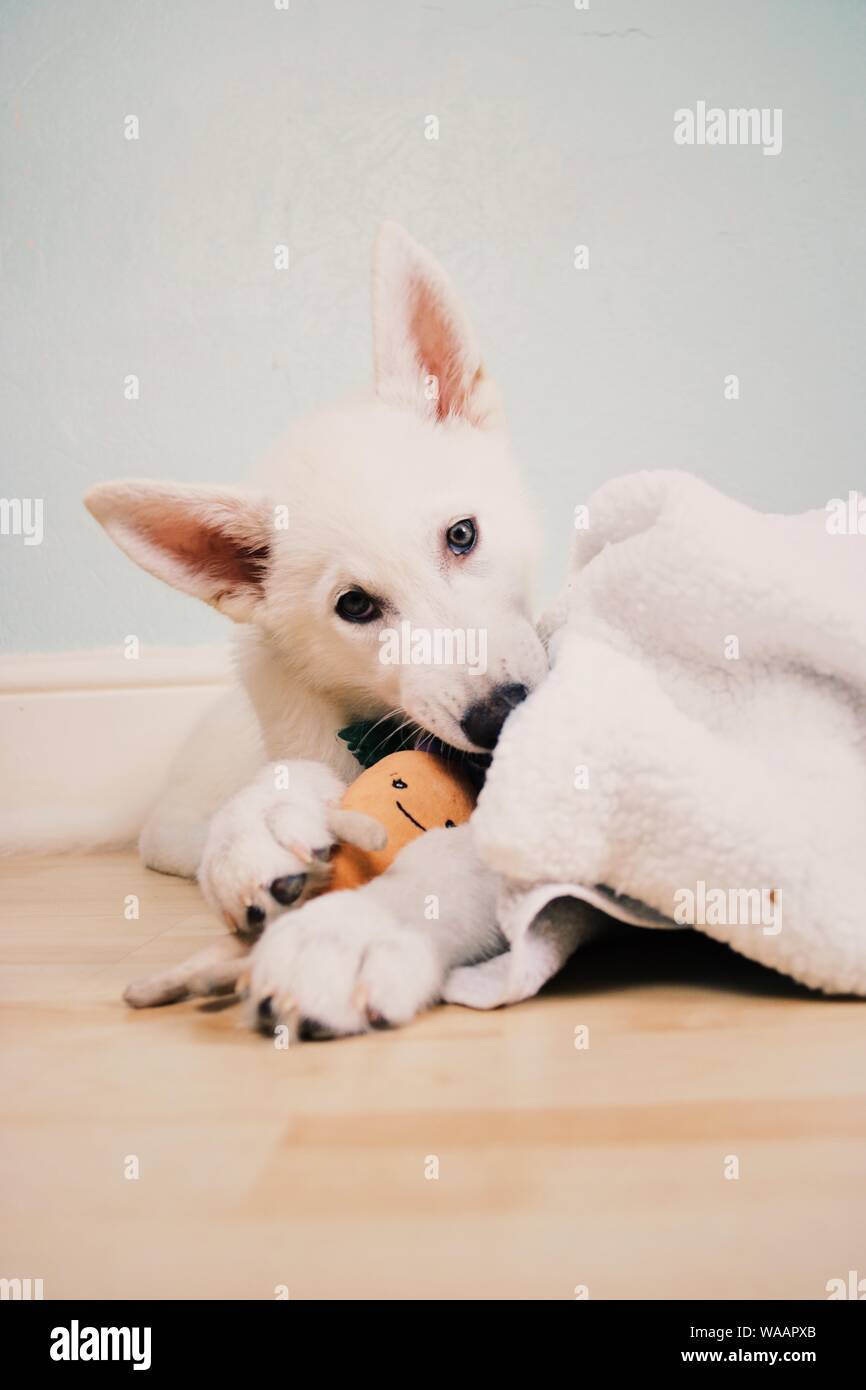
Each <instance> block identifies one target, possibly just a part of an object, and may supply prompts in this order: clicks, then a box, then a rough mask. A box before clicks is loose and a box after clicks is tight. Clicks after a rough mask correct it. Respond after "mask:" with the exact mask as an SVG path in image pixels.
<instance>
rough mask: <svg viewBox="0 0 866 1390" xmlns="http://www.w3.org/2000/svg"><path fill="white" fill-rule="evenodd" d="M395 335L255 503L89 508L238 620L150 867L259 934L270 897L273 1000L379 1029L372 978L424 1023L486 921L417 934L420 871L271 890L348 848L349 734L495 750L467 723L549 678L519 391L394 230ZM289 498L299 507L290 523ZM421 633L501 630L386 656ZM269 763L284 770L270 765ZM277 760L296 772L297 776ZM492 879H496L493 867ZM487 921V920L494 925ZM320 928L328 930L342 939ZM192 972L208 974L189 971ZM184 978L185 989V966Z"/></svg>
mask: <svg viewBox="0 0 866 1390" xmlns="http://www.w3.org/2000/svg"><path fill="white" fill-rule="evenodd" d="M374 326H375V389H374V390H373V391H372V392H371V393H370V394H369V395H368V396H365V397H363V398H360V399H358V400H356V401H354V402H352V403H350V404H348V405H345V406H343V407H341V408H339V409H335V410H331V411H328V412H326V413H324V414H322V415H319V416H317V417H316V418H314V419H312V420H309V421H307V422H305V423H303V424H301V425H300V426H298V427H297V428H296V429H295V430H294V431H293V432H292V433H291V434H290V435H289V437H288V439H287V440H286V441H285V442H284V443H283V444H282V445H281V446H280V448H279V449H277V450H275V451H274V453H273V455H272V456H271V457H270V458H269V459H268V460H267V461H266V462H265V464H264V465H263V466H262V468H261V469H260V470H259V474H258V476H257V478H256V480H255V486H254V488H253V489H252V490H249V491H247V490H242V489H228V488H210V487H191V486H180V485H176V484H157V483H149V482H122V483H109V484H105V485H103V486H101V487H98V488H96V489H94V491H93V492H91V493H90V494H89V496H88V498H87V505H88V506H89V508H90V510H91V511H92V512H93V514H94V515H95V516H96V517H97V518H98V520H99V521H101V522H102V524H103V525H104V526H105V528H106V530H107V531H108V532H109V534H110V535H111V536H112V537H113V538H114V540H116V542H117V543H118V544H119V545H120V546H121V547H122V549H124V550H125V551H126V552H127V553H128V554H129V555H130V556H131V557H132V558H133V559H135V560H136V561H137V562H138V563H139V564H140V565H142V566H143V567H144V568H145V569H147V570H149V571H150V572H151V573H153V574H155V575H157V576H159V577H160V578H162V579H164V580H165V581H166V582H168V583H170V584H172V585H174V586H175V587H177V588H179V589H182V590H184V591H185V592H187V593H190V594H192V595H194V596H196V597H198V598H201V599H203V600H204V601H205V602H207V603H209V604H211V605H212V606H214V607H216V608H217V609H219V610H220V611H221V612H224V613H225V614H226V615H227V616H229V617H230V618H232V619H233V620H234V621H235V622H237V623H239V624H241V627H240V632H239V639H238V645H237V654H238V672H239V676H240V686H241V690H240V691H239V692H238V694H237V695H235V696H233V697H232V699H231V700H229V701H228V702H224V703H223V704H221V706H220V707H219V708H217V709H215V711H214V712H213V714H212V715H211V716H210V717H209V719H208V720H206V721H205V723H204V725H203V726H202V728H201V729H200V730H199V731H197V733H196V734H195V735H194V737H193V739H192V740H191V742H190V745H189V747H188V748H187V749H185V750H184V753H183V754H182V756H181V759H180V760H179V763H178V766H177V768H176V769H175V770H174V772H173V774H172V777H171V779H170V782H169V785H168V787H167V789H166V793H165V796H164V798H163V799H162V801H161V802H160V804H159V805H158V806H157V808H156V810H155V811H154V813H153V815H152V817H151V818H150V820H149V821H148V823H147V825H146V826H145V828H144V831H143V834H142V838H141V849H142V854H143V856H144V858H145V862H146V863H148V864H149V865H150V866H151V867H153V868H156V869H160V870H162V871H164V872H168V873H180V874H186V875H193V874H196V873H197V874H198V878H199V882H200V884H201V887H202V890H203V892H204V894H205V897H206V898H207V900H208V902H209V903H210V904H211V906H212V907H213V908H214V910H215V911H216V912H217V913H218V914H219V915H220V916H221V917H222V918H223V919H224V920H225V921H226V922H227V924H228V925H229V926H230V927H232V928H234V929H238V930H241V931H243V930H244V929H245V927H246V914H247V912H248V910H249V909H251V908H252V909H253V910H254V911H255V910H256V909H258V912H259V913H260V914H261V915H262V916H263V917H264V918H265V919H266V920H272V919H273V918H275V917H280V922H279V929H278V930H277V928H276V927H275V928H274V932H276V933H277V934H276V935H274V934H272V933H270V932H269V933H268V934H267V935H266V937H265V939H264V941H263V942H262V945H261V947H260V949H259V952H258V953H257V956H256V960H255V962H254V967H253V979H254V989H253V993H254V997H255V994H256V991H257V990H260V989H265V988H267V989H269V990H271V992H273V993H274V994H275V995H276V996H277V997H279V998H283V997H284V996H285V997H286V998H288V997H290V996H291V997H293V998H295V999H298V998H299V997H300V1005H299V1007H301V1006H304V1005H305V1004H306V1002H307V998H308V996H309V1003H310V1006H311V1007H313V1006H316V1007H317V1008H318V1013H316V1014H315V1017H316V1018H317V1020H318V1021H319V1022H320V1023H322V1024H323V1025H326V1026H327V1029H328V1031H333V1032H344V1031H349V1032H354V1031H358V1028H359V1027H360V1026H363V1025H364V1018H365V1014H364V1009H363V1008H359V1007H358V1005H357V1004H356V1003H355V1002H353V1001H354V999H355V994H354V991H355V988H356V983H357V979H358V978H361V977H363V981H364V982H365V988H367V993H368V995H369V996H370V997H371V998H373V999H374V1001H375V1002H374V1004H373V1005H372V1006H371V1007H372V1008H373V1009H374V1011H375V1012H376V1013H378V1014H381V1015H382V1016H383V1017H385V1018H387V1019H389V1020H390V1021H393V1022H402V1021H405V1019H406V1018H408V1017H410V1016H411V1014H412V1013H413V1012H415V1011H416V1010H417V1009H418V1008H420V1007H423V1006H424V1004H426V1003H428V1002H429V1001H430V1000H431V999H433V998H436V997H438V994H439V992H440V991H441V987H442V984H443V980H444V974H443V972H444V970H445V969H446V968H450V967H451V966H452V965H455V964H461V963H465V961H469V960H472V959H475V958H476V957H477V954H478V952H477V936H478V931H479V930H481V931H482V934H484V933H486V932H487V931H488V926H487V925H485V926H484V927H483V929H482V928H481V927H480V926H479V923H478V922H475V921H468V920H467V912H466V911H465V910H464V912H463V914H462V915H461V913H460V910H459V907H458V905H457V904H455V905H454V907H453V911H452V918H451V919H450V920H451V926H449V927H448V928H447V929H446V935H448V934H449V933H450V934H451V936H453V934H454V933H455V932H456V934H457V936H458V937H460V935H461V933H462V934H463V936H464V937H465V944H464V945H463V946H459V945H456V944H453V943H452V945H451V946H449V949H448V951H447V952H446V955H447V960H446V959H445V956H443V954H442V950H441V939H440V938H441V937H442V935H443V933H442V930H441V929H438V928H437V930H436V931H432V930H426V929H425V928H423V927H419V928H418V929H417V930H415V931H414V932H413V933H410V934H406V933H405V931H404V930H403V928H404V926H405V922H404V919H403V917H402V916H401V914H400V913H399V912H398V911H397V905H396V904H395V903H394V901H393V897H392V893H393V890H392V886H391V885H392V884H393V883H394V882H398V883H400V884H403V883H404V880H403V878H402V877H401V874H402V870H395V871H393V872H392V875H386V876H385V879H384V880H383V883H382V886H375V887H374V886H371V887H370V888H369V889H365V890H363V891H362V892H360V893H357V894H353V895H352V899H351V901H349V902H346V901H345V900H344V896H343V895H339V896H335V897H333V898H331V899H329V900H327V901H326V900H324V899H323V900H321V901H317V902H311V903H309V904H307V905H306V906H304V907H303V908H302V909H301V911H300V912H298V913H297V914H296V915H295V916H294V917H293V918H292V919H290V920H287V919H286V918H285V916H283V915H281V914H282V913H283V909H282V908H281V907H280V905H279V904H278V903H277V902H276V901H275V900H274V897H273V895H272V894H271V893H270V890H269V885H270V884H271V883H273V882H274V881H275V880H277V879H279V878H282V877H284V876H287V875H296V874H299V873H302V872H304V868H305V863H306V862H308V860H307V856H309V854H310V853H311V852H312V851H315V850H319V849H323V848H325V847H326V846H328V845H330V844H331V843H332V842H333V839H334V824H333V820H332V819H331V818H330V812H331V810H332V808H333V805H334V803H335V802H336V801H337V800H338V799H339V796H340V794H341V791H342V787H343V785H344V784H345V782H346V781H348V780H349V779H350V778H352V777H353V776H354V775H356V773H357V767H356V765H355V763H354V760H353V759H352V757H351V756H350V754H349V753H348V752H347V750H346V748H345V745H344V744H342V743H341V742H340V741H339V740H338V739H337V737H336V734H337V731H338V730H339V729H340V728H342V727H343V726H344V725H346V724H348V723H350V722H352V721H354V720H357V719H359V718H370V717H372V718H376V719H378V718H383V717H384V716H386V715H388V714H389V713H390V712H396V713H397V714H399V715H400V716H401V717H402V718H403V719H406V720H407V721H410V722H414V723H416V724H417V725H419V726H421V727H422V728H423V729H426V730H428V731H429V732H431V733H433V734H436V735H437V736H439V737H440V738H442V739H443V740H444V741H445V742H446V743H449V744H451V745H453V746H455V747H457V748H463V749H465V750H467V751H476V752H477V751H478V749H477V748H475V746H474V745H473V744H472V743H471V742H470V741H469V740H468V738H467V736H466V734H465V733H464V732H463V730H462V728H461V720H462V719H463V717H464V715H465V714H466V712H467V710H468V709H469V707H470V706H471V705H472V704H473V703H474V702H476V701H478V700H480V699H483V698H484V696H485V695H487V694H488V693H489V692H490V691H491V690H492V689H493V688H494V687H495V686H497V685H499V684H509V683H513V684H519V685H525V686H526V687H528V688H530V689H531V688H533V687H534V686H535V685H537V683H538V682H539V680H540V679H541V678H542V676H543V675H544V673H545V672H546V669H547V667H546V657H545V654H544V650H543V648H542V645H541V643H540V641H539V639H538V637H537V635H536V632H535V629H534V627H533V624H532V621H531V606H530V602H531V601H530V589H529V585H530V572H531V561H532V557H533V552H534V548H535V542H536V533H535V528H534V525H533V523H532V521H531V519H530V514H529V511H528V508H527V506H526V502H525V499H524V496H523V493H522V490H521V488H520V485H519V483H518V480H517V477H516V473H515V470H514V465H513V462H512V459H511V456H510V451H509V448H508V444H507V440H506V437H505V434H504V432H503V429H502V424H501V412H500V407H499V398H498V394H497V392H496V389H495V387H494V385H493V384H492V382H491V381H490V380H489V378H488V377H487V376H486V374H485V372H484V368H483V366H482V363H481V359H480V356H479V353H478V348H477V345H476V342H475V338H474V334H473V332H472V329H471V327H470V325H469V323H468V320H467V318H466V315H465V313H464V311H463V309H462V307H461V305H460V303H459V301H458V299H457V298H456V296H455V295H454V292H453V290H452V289H451V287H450V285H449V283H448V281H447V279H446V277H445V275H444V273H443V271H442V270H441V268H440V267H439V266H438V265H437V264H436V262H435V261H434V260H433V259H432V257H431V256H430V255H429V254H428V253H427V252H426V251H424V250H422V248H420V247H419V246H417V245H416V244H415V243H414V242H413V241H412V239H411V238H410V237H409V236H408V235H407V234H406V233H405V232H404V231H403V230H402V229H401V228H399V227H397V226H395V225H394V224H386V225H385V226H384V227H383V229H382V231H381V233H380V235H379V239H378V242H377V247H376V253H375V258H374ZM431 383H433V386H432V388H431ZM280 508H287V509H288V526H287V527H285V528H283V527H282V525H281V522H282V520H283V516H284V514H283V513H280V512H279V509H280ZM278 516H279V520H277V518H278ZM465 517H472V518H475V519H476V521H477V525H478V531H479V541H478V544H477V546H476V548H475V550H473V551H472V552H471V553H470V554H468V555H466V556H460V557H458V556H455V555H453V554H452V553H451V552H450V551H449V550H448V548H447V546H446V545H445V543H444V535H445V531H446V530H447V528H448V527H449V526H450V525H451V524H452V523H453V522H455V521H458V520H461V519H462V518H465ZM353 586H360V587H362V588H363V589H365V590H366V591H367V592H369V593H370V594H373V595H374V596H376V597H377V598H378V599H380V600H381V602H382V604H383V617H382V620H381V621H377V622H374V623H370V624H368V625H353V624H349V623H346V622H345V621H344V620H343V619H341V618H340V617H339V616H338V615H337V613H336V612H335V604H336V602H337V600H338V598H339V596H340V594H341V593H342V592H343V591H344V590H345V589H347V588H349V587H353ZM407 620H408V621H409V622H410V623H411V625H412V627H413V628H427V629H451V630H461V629H462V630H466V629H473V628H474V629H483V630H484V631H485V633H486V637H487V669H486V672H485V673H484V674H477V673H473V672H472V670H471V669H470V667H469V666H468V665H467V666H463V667H461V666H455V665H450V666H449V665H443V666H435V665H426V666H418V665H387V664H383V663H382V662H381V661H380V660H379V653H380V643H379V632H380V631H381V630H382V628H383V627H384V626H388V627H396V626H398V625H399V623H400V622H402V621H407ZM264 759H267V760H269V764H270V765H268V766H266V767H265V768H264V770H263V771H260V772H258V774H257V769H260V768H261V764H262V761H263V760H264ZM273 764H280V765H281V766H282V765H286V768H287V783H288V785H287V786H283V785H282V784H281V782H280V779H279V778H278V777H277V775H276V773H277V771H278V770H279V769H276V768H275V767H274V766H273ZM255 774H257V775H255ZM251 779H252V780H251ZM429 838H431V841H432V844H431V847H429V848H427V849H426V850H425V851H423V852H422V853H421V854H420V855H413V856H412V861H411V862H412V863H414V862H416V860H417V861H419V862H422V863H423V864H424V866H425V867H424V872H425V874H428V875H429V881H428V892H430V893H436V892H442V891H444V886H445V883H446V881H447V880H448V878H449V875H450V871H451V855H450V853H449V848H450V847H449V846H445V845H443V846H442V848H441V851H440V850H438V849H437V846H438V845H439V843H440V842H439V840H438V838H437V837H429ZM299 847H300V849H301V851H302V852H301V853H300V854H299V852H298V848H299ZM437 853H439V854H441V863H440V865H439V869H438V871H437V869H436V856H437ZM440 879H441V880H442V882H440ZM479 883H481V884H488V885H489V876H486V875H484V874H481V875H479ZM473 902H474V899H473ZM395 914H396V915H395ZM488 915H489V914H487V910H486V909H485V912H482V913H481V918H483V920H484V922H485V923H487V920H488ZM458 921H459V922H460V925H459V926H458V925H457V924H458ZM313 922H319V923H321V922H326V923H327V933H326V934H322V935H321V940H319V937H317V936H315V934H314V927H313V925H312V923H313ZM395 932H396V933H397V935H396V936H394V933H395ZM451 936H448V939H449V940H450V939H451ZM362 939H363V940H366V942H367V946H366V947H365V948H363V951H364V952H366V954H363V952H362V947H361V944H360V943H361V942H362ZM485 939H486V937H485ZM277 941H279V943H280V944H279V946H278V945H277V944H276V942H277ZM326 941H327V942H329V943H330V945H329V946H328V952H329V953H330V954H329V955H328V960H329V961H330V964H331V965H333V967H334V973H333V977H332V980H331V983H330V984H328V985H326V984H325V983H324V982H323V981H324V978H325V976H326V975H327V974H328V970H327V969H326V967H325V965H324V964H323V963H322V959H321V958H322V954H323V952H325V945H324V943H325V942H326ZM425 941H426V942H427V945H424V944H423V943H424V942H425ZM386 947H387V949H386ZM452 947H453V948H452ZM362 954H363V962H364V963H363V965H362V964H361V963H360V962H361V958H362ZM338 962H341V964H340V965H339V968H338ZM395 962H397V963H398V964H395ZM193 977H194V978H198V979H199V980H200V979H201V978H202V976H201V972H198V975H196V972H195V971H193V972H187V974H186V975H185V976H184V978H185V979H186V978H190V979H191V978H193ZM350 980H351V981H352V986H351V991H352V992H350V993H347V992H346V991H347V990H348V989H349V981H350ZM256 982H258V984H256ZM166 988H167V989H170V990H172V991H174V992H173V993H172V994H171V997H177V990H178V980H177V978H176V972H175V975H174V976H173V977H172V980H171V981H170V982H169V984H167V985H166ZM139 994H140V998H137V999H136V1000H135V1001H134V1002H141V999H142V998H143V999H146V1001H147V1002H158V1000H156V999H154V998H153V997H152V996H153V995H154V994H156V995H158V994H159V990H158V988H156V987H154V988H151V989H149V990H148V989H144V990H142V991H139ZM166 997H167V996H166Z"/></svg>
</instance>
